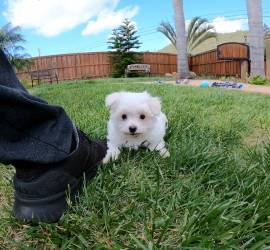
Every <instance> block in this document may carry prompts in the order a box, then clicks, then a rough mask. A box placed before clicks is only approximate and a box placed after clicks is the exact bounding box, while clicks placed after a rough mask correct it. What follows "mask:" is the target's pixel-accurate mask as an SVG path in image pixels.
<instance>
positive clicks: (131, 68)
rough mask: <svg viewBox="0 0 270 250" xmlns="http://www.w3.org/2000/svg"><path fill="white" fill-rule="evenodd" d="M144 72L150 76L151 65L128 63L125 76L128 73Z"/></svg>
mask: <svg viewBox="0 0 270 250" xmlns="http://www.w3.org/2000/svg"><path fill="white" fill-rule="evenodd" d="M133 72H135V73H145V74H148V75H149V76H150V74H151V66H150V65H149V64H130V65H128V66H127V68H126V76H127V74H128V73H133Z"/></svg>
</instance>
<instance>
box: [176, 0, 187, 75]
mask: <svg viewBox="0 0 270 250" xmlns="http://www.w3.org/2000/svg"><path fill="white" fill-rule="evenodd" d="M173 7H174V15H175V28H176V49H177V76H176V78H177V80H179V79H184V78H187V77H189V69H188V58H187V44H186V43H187V40H186V27H185V16H184V8H183V0H173Z"/></svg>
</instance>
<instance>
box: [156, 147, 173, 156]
mask: <svg viewBox="0 0 270 250" xmlns="http://www.w3.org/2000/svg"><path fill="white" fill-rule="evenodd" d="M159 153H160V156H161V157H162V158H168V157H170V156H171V154H170V152H169V151H168V150H167V149H166V148H163V149H162V150H160V151H159Z"/></svg>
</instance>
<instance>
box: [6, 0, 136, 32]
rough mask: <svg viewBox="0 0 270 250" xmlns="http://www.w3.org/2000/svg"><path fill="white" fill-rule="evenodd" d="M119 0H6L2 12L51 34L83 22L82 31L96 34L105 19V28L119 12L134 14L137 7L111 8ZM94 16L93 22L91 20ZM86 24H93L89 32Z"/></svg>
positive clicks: (17, 22) (16, 21) (15, 21)
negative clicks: (5, 5) (4, 8)
mask: <svg viewBox="0 0 270 250" xmlns="http://www.w3.org/2000/svg"><path fill="white" fill-rule="evenodd" d="M119 1H120V0H8V8H7V11H6V12H5V13H4V15H5V17H6V18H7V20H8V21H9V22H11V23H12V25H14V26H21V27H23V28H28V29H34V30H35V31H36V32H38V33H39V34H42V35H44V36H55V35H58V34H61V33H63V32H65V31H68V30H72V29H73V28H75V27H77V26H78V25H81V24H84V23H87V22H88V24H87V27H86V28H85V29H84V30H83V33H84V34H97V33H98V32H99V31H103V30H105V29H106V25H105V23H106V24H107V26H108V28H110V27H112V26H111V23H112V22H113V21H114V20H112V19H114V18H115V19H119V17H120V16H124V18H125V17H128V18H131V17H133V16H135V15H136V14H137V11H138V8H137V7H133V8H132V7H129V8H125V9H122V10H119V11H117V10H115V9H116V7H117V5H118V3H119ZM106 14H109V15H110V17H111V19H108V18H107V16H106ZM96 17H97V20H96V21H95V22H93V21H91V19H94V18H96ZM103 22H104V24H103ZM114 23H116V22H115V21H114ZM102 24H103V25H102ZM118 24H119V23H117V25H118ZM98 27H100V28H98ZM90 28H91V29H92V28H93V29H94V32H91V30H90Z"/></svg>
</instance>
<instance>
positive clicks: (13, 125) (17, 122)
mask: <svg viewBox="0 0 270 250" xmlns="http://www.w3.org/2000/svg"><path fill="white" fill-rule="evenodd" d="M76 138H77V130H76V128H75V127H74V125H73V123H72V122H71V120H70V119H69V117H68V116H67V115H66V113H65V111H64V110H63V108H61V107H59V106H53V105H49V104H48V103H47V102H45V101H44V100H42V99H40V98H38V97H34V96H32V95H30V94H29V93H28V92H27V91H26V89H25V88H24V87H23V86H22V84H21V83H20V81H19V80H18V79H17V77H16V75H15V73H14V71H13V69H12V67H11V65H10V64H9V62H8V60H7V58H6V56H5V54H4V53H3V51H2V50H0V162H1V163H4V164H13V163H16V162H20V161H22V162H25V161H26V162H31V163H41V164H44V163H53V162H57V161H60V160H63V159H64V158H66V157H67V155H68V154H69V153H70V151H71V149H72V148H73V147H74V144H75V145H76Z"/></svg>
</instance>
